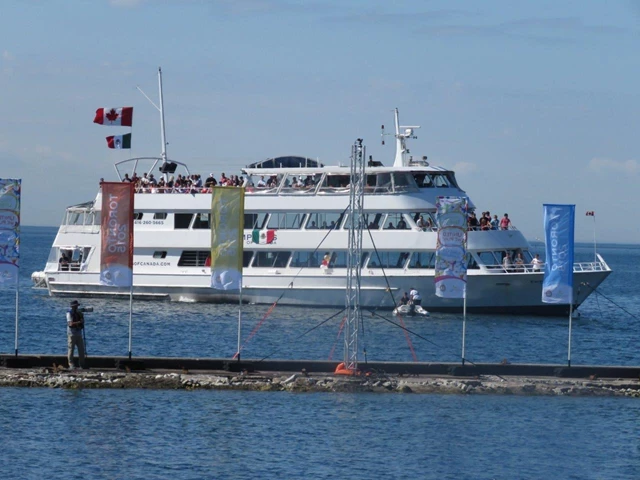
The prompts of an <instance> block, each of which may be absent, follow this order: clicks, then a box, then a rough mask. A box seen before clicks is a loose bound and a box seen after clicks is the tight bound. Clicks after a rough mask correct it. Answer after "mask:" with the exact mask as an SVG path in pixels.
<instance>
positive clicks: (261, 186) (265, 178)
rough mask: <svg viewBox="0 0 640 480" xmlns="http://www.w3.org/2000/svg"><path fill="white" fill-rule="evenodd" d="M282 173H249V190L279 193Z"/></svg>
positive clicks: (252, 191) (247, 183)
mask: <svg viewBox="0 0 640 480" xmlns="http://www.w3.org/2000/svg"><path fill="white" fill-rule="evenodd" d="M280 180H282V175H265V174H260V175H247V182H246V185H247V192H251V193H277V191H278V185H279V184H280Z"/></svg>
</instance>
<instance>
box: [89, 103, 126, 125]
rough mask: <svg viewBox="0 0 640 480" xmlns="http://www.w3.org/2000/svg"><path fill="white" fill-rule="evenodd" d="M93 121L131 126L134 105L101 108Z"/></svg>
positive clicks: (102, 123)
mask: <svg viewBox="0 0 640 480" xmlns="http://www.w3.org/2000/svg"><path fill="white" fill-rule="evenodd" d="M93 123H99V124H100V125H117V126H122V127H130V126H131V124H132V123H133V107H121V108H99V109H97V110H96V116H95V118H94V119H93Z"/></svg>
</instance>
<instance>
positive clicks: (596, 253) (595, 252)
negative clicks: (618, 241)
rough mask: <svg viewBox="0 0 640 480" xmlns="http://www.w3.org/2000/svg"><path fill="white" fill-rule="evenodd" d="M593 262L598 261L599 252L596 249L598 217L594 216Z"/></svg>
mask: <svg viewBox="0 0 640 480" xmlns="http://www.w3.org/2000/svg"><path fill="white" fill-rule="evenodd" d="M593 261H594V262H597V261H598V250H597V248H596V215H595V213H594V214H593Z"/></svg>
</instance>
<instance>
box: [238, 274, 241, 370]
mask: <svg viewBox="0 0 640 480" xmlns="http://www.w3.org/2000/svg"><path fill="white" fill-rule="evenodd" d="M241 337H242V280H240V301H239V305H238V362H239V361H240V339H241Z"/></svg>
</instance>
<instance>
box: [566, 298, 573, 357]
mask: <svg viewBox="0 0 640 480" xmlns="http://www.w3.org/2000/svg"><path fill="white" fill-rule="evenodd" d="M572 319H573V302H571V303H570V304H569V349H568V353H567V366H568V367H570V366H571V322H572Z"/></svg>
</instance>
